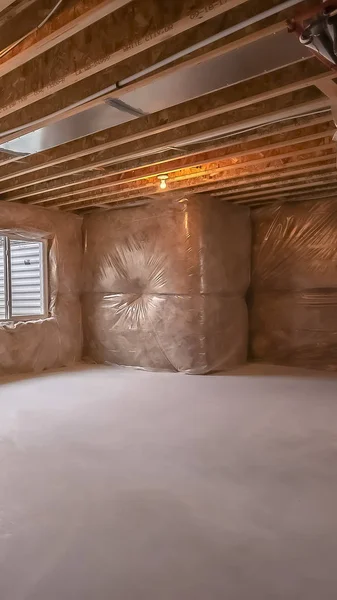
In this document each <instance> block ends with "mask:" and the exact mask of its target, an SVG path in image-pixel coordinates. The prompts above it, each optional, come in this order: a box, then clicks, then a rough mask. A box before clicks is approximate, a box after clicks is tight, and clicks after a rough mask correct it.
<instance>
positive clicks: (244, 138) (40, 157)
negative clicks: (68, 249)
mask: <svg viewBox="0 0 337 600" xmlns="http://www.w3.org/2000/svg"><path fill="white" fill-rule="evenodd" d="M288 4H290V3H288ZM293 4H294V6H292V7H291V6H288V7H285V5H284V2H283V1H281V0H260V1H259V2H256V1H255V0H216V1H213V2H210V1H209V0H207V1H205V0H184V1H181V0H170V2H167V3H166V2H165V3H163V2H161V1H160V0H62V1H60V2H58V3H57V0H15V1H13V2H10V0H4V1H3V2H1V0H0V11H1V12H0V82H1V84H2V85H0V146H4V145H5V146H4V147H3V149H2V150H1V147H0V198H1V199H2V200H6V201H7V202H21V203H24V204H34V205H37V206H42V207H46V208H52V209H58V210H66V211H67V210H70V211H76V212H78V213H79V214H83V213H85V212H87V211H91V210H93V209H95V207H99V208H100V209H102V208H111V207H115V206H123V205H125V204H130V203H133V202H135V203H136V202H137V203H138V202H139V201H144V200H147V199H148V198H158V199H160V197H161V196H164V197H165V196H166V195H168V196H172V197H175V196H177V197H178V196H182V195H186V194H189V193H197V194H199V193H200V194H202V193H208V194H211V195H213V196H214V197H218V198H220V199H222V200H223V201H228V202H235V203H238V204H246V205H250V206H256V207H258V206H262V205H265V204H266V203H270V202H275V201H281V202H282V201H286V200H296V201H302V200H303V201H304V200H307V199H314V198H315V199H319V198H322V199H324V198H331V197H333V196H334V195H336V193H337V169H336V145H335V142H333V140H332V138H333V135H334V132H335V129H336V127H335V123H334V120H333V115H332V111H331V106H332V105H334V104H335V103H337V85H336V84H335V82H334V76H335V75H336V74H335V73H334V72H333V71H330V70H328V68H327V67H326V66H325V65H324V64H323V63H321V62H320V61H318V60H317V59H316V58H315V57H313V56H311V55H307V56H305V57H303V58H301V59H300V60H298V59H297V60H295V61H294V62H290V63H288V64H284V65H283V66H281V67H280V68H277V69H275V68H272V69H270V70H268V68H266V66H265V65H264V64H261V67H260V71H259V73H258V74H257V75H255V76H254V77H250V78H248V79H242V80H240V79H238V80H237V81H235V82H234V83H232V84H230V85H227V86H225V87H220V89H215V90H214V89H213V90H212V91H210V92H208V93H203V94H201V95H200V96H196V97H192V98H189V99H187V100H186V101H183V102H179V103H178V104H173V105H172V106H169V107H166V108H163V109H161V110H159V111H156V112H153V111H149V112H148V114H145V113H144V111H142V110H140V109H138V107H137V106H129V105H128V104H127V103H125V102H123V97H122V96H123V93H125V92H128V93H129V92H137V90H141V89H145V90H146V89H147V88H146V86H151V85H152V84H153V83H154V82H159V83H160V81H163V80H164V79H163V78H165V77H168V76H174V74H175V73H177V72H178V71H179V70H181V69H183V68H186V67H192V66H195V65H198V64H200V63H206V64H208V63H209V64H210V65H211V64H212V63H211V62H209V61H211V60H212V59H214V58H215V57H220V56H222V55H224V54H226V53H229V52H231V53H233V52H235V51H237V50H238V49H240V48H246V47H247V48H248V49H250V48H252V51H253V44H254V42H256V41H257V40H262V39H264V38H268V39H272V36H273V35H274V34H278V33H279V32H282V31H285V30H286V19H287V18H291V17H292V16H293V14H294V11H298V10H301V9H303V8H306V7H310V6H313V5H314V4H316V2H311V0H305V1H302V2H297V3H296V5H295V2H293ZM271 8H275V13H274V14H270V15H269V16H266V17H263V18H259V16H260V15H261V14H262V16H263V13H264V11H266V10H270V9H271ZM234 30H235V31H234ZM225 31H226V32H227V33H228V35H227V33H226V34H225V35H223V33H222V32H225ZM289 35H290V34H289ZM212 36H213V38H212ZM214 36H216V38H215V37H214ZM221 36H222V37H221ZM209 38H211V39H209ZM220 38H221V39H220ZM197 42H202V43H203V47H202V48H199V49H196V48H195V47H194V45H195V44H196V43H197ZM279 51H282V49H279ZM177 54H178V56H176V55H177ZM233 56H234V54H233ZM172 57H174V58H172ZM130 78H131V80H130ZM149 90H151V88H150V87H149ZM107 98H109V99H111V100H110V106H111V107H112V108H111V110H120V111H122V112H124V113H126V118H127V116H128V115H130V118H131V120H126V121H125V122H122V123H121V124H117V125H113V126H110V127H108V128H107V127H105V128H104V129H100V130H98V131H96V132H94V133H92V134H90V135H85V136H83V137H77V138H75V139H72V140H71V141H67V142H66V143H61V144H58V145H54V146H53V147H51V148H49V149H47V150H42V151H40V152H37V153H33V154H30V155H27V156H25V155H22V153H13V152H9V151H5V148H6V144H8V143H10V142H11V141H12V140H16V139H17V138H19V137H20V136H24V135H27V134H28V133H30V132H34V131H37V130H40V129H41V128H45V129H43V131H45V132H46V134H47V135H48V131H49V129H48V127H50V126H51V125H52V124H55V123H57V124H59V125H61V124H62V122H64V119H66V118H73V117H74V116H75V115H81V114H82V113H83V116H84V118H85V115H86V114H89V113H87V112H85V111H88V110H89V109H92V108H93V107H100V106H102V105H103V103H104V101H105V100H106V99H107ZM113 99H114V101H113ZM115 100H116V101H115ZM161 174H168V176H169V179H168V191H167V192H163V191H162V190H161V189H160V188H159V181H158V175H161Z"/></svg>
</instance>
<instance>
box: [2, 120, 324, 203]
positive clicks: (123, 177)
mask: <svg viewBox="0 0 337 600" xmlns="http://www.w3.org/2000/svg"><path fill="white" fill-rule="evenodd" d="M333 131H334V130H333V128H332V126H331V124H330V123H329V122H328V123H325V124H323V125H319V126H316V127H309V128H305V129H302V130H301V129H298V130H296V131H293V132H289V133H288V134H283V135H282V134H281V135H275V136H269V137H268V138H267V139H266V140H265V141H264V142H263V141H261V137H259V138H258V139H256V136H255V139H253V140H252V141H250V142H249V141H245V142H244V143H237V144H235V143H233V142H232V143H231V144H230V143H228V144H227V145H225V146H224V147H222V148H219V149H216V150H213V151H210V150H208V151H206V152H199V153H197V154H191V155H190V156H188V157H187V156H183V157H181V158H177V159H175V160H172V161H171V162H170V163H167V162H166V163H164V164H162V163H160V164H157V165H150V166H148V167H144V168H139V169H138V170H136V171H131V172H130V170H129V171H124V173H123V172H122V173H121V174H116V175H110V176H107V177H106V178H105V179H103V178H99V177H98V179H97V180H95V179H94V180H91V181H85V183H84V185H83V184H82V185H81V184H77V186H76V187H77V189H74V185H72V188H71V189H69V186H68V187H67V189H62V188H61V190H60V191H58V192H57V190H56V193H55V189H54V188H50V187H49V188H42V189H39V188H38V187H34V189H31V188H22V189H20V190H19V192H18V191H14V192H12V193H10V192H7V193H6V200H21V199H24V200H27V199H29V198H31V199H32V202H35V203H41V202H42V203H47V202H50V201H51V200H55V199H57V198H62V197H66V198H67V199H69V200H71V199H73V198H75V196H76V195H80V194H83V193H88V191H90V190H103V189H105V188H109V187H111V186H113V185H118V184H120V183H123V182H124V183H128V182H131V181H134V180H140V179H145V178H148V177H151V176H157V175H159V174H160V173H162V172H163V170H165V172H167V173H170V174H171V176H173V177H175V172H176V171H178V170H179V169H181V168H183V167H184V168H186V167H191V168H192V167H195V166H197V167H200V166H201V165H204V164H207V163H209V162H212V161H214V160H223V159H225V158H231V157H232V158H237V157H240V156H245V155H247V154H251V153H253V152H255V153H256V152H263V151H266V150H273V149H280V148H282V147H285V146H289V144H291V143H293V144H301V145H303V144H310V143H312V142H316V144H317V145H319V144H320V143H322V142H325V140H326V139H329V140H330V139H331V137H332V133H333ZM305 133H307V135H305ZM36 196H40V197H41V198H40V199H39V198H37V199H36V198H35V197H36Z"/></svg>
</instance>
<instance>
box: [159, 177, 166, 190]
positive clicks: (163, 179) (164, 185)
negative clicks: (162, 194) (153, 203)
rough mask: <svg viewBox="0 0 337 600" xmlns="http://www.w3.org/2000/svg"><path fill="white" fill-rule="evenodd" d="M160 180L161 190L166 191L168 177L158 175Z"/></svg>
mask: <svg viewBox="0 0 337 600" xmlns="http://www.w3.org/2000/svg"><path fill="white" fill-rule="evenodd" d="M158 179H159V181H160V189H161V190H166V188H167V183H166V182H167V180H168V175H158Z"/></svg>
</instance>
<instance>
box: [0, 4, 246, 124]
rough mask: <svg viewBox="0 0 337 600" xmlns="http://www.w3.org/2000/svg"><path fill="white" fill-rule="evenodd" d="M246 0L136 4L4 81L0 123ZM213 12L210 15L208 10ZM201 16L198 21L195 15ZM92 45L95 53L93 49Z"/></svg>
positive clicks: (55, 48)
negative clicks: (2, 119)
mask: <svg viewBox="0 0 337 600" xmlns="http://www.w3.org/2000/svg"><path fill="white" fill-rule="evenodd" d="M244 2H246V0H228V1H227V2H215V3H213V4H210V3H209V1H208V0H185V1H184V2H181V0H170V2H165V3H158V2H157V1H156V0H135V1H134V2H132V4H130V3H127V4H126V5H125V6H123V7H122V8H119V10H117V11H114V12H112V13H110V14H108V15H107V16H106V17H105V18H104V19H101V20H100V21H99V22H97V23H93V24H92V25H90V26H89V27H87V28H86V29H85V30H84V31H79V32H78V33H76V34H75V35H73V36H72V37H71V38H68V39H65V40H64V41H62V42H61V43H59V44H57V46H55V47H52V48H50V49H49V50H47V51H45V52H44V53H43V54H42V55H39V56H37V57H36V58H33V59H32V60H31V61H30V62H29V63H28V64H27V65H26V64H25V65H23V66H22V67H18V68H17V69H15V70H14V71H12V72H10V73H8V74H6V75H4V76H3V77H2V78H1V86H0V118H3V117H5V116H6V115H8V114H10V113H11V112H14V111H16V110H20V109H22V108H24V107H25V106H27V105H29V104H31V103H32V102H36V101H38V100H41V99H43V98H46V97H47V96H50V95H51V94H55V93H56V92H59V91H60V90H63V89H64V88H67V87H68V86H70V85H72V84H74V83H77V82H79V81H81V80H83V79H86V78H87V77H90V76H91V75H94V74H95V73H97V72H99V71H102V70H103V69H106V68H108V67H111V66H113V65H116V64H117V63H119V62H121V61H123V60H127V59H128V58H130V57H132V56H134V55H135V54H137V53H139V52H140V51H141V50H147V49H149V48H152V47H153V46H156V45H157V44H159V43H160V42H162V41H165V40H167V39H168V38H172V37H174V36H176V35H178V34H179V33H182V32H185V31H188V30H189V29H191V28H193V27H195V26H196V25H197V24H198V23H200V22H202V21H207V20H209V19H212V18H214V17H216V16H218V15H220V14H222V13H224V12H227V11H228V10H230V9H232V8H233V7H235V6H238V5H240V4H242V3H244ZM206 7H208V10H205V9H206ZM194 15H195V16H194ZM89 44H90V52H88V45H89Z"/></svg>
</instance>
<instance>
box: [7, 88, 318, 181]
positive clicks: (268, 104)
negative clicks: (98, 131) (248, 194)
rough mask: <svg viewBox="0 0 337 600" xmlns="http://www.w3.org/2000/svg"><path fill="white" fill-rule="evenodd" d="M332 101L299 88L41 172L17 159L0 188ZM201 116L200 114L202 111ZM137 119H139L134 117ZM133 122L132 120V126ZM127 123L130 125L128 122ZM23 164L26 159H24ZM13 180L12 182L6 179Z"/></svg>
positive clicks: (284, 116) (96, 165) (80, 169)
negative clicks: (19, 165)
mask: <svg viewBox="0 0 337 600" xmlns="http://www.w3.org/2000/svg"><path fill="white" fill-rule="evenodd" d="M328 104H329V101H328V99H327V98H326V97H322V96H321V94H320V92H318V90H316V89H315V88H310V87H309V88H305V89H302V90H297V91H295V92H293V93H288V94H284V95H282V96H278V97H276V98H273V99H271V100H267V101H265V102H259V103H257V104H253V105H251V106H244V107H243V108H239V109H235V110H232V111H230V112H226V113H224V115H220V116H216V117H211V118H209V119H206V120H198V121H196V122H195V123H194V126H193V133H191V131H192V128H191V125H184V126H183V127H177V128H173V129H169V130H168V131H167V132H164V133H162V134H156V135H153V136H151V137H149V138H144V139H139V140H137V141H134V142H129V143H128V144H123V145H121V146H117V147H116V148H109V149H108V150H103V151H101V152H96V153H94V154H91V155H90V156H89V157H83V158H78V159H75V160H71V162H68V163H64V164H63V163H62V164H57V165H55V166H52V167H49V166H48V163H47V166H45V167H44V168H40V169H39V175H38V177H37V174H36V172H35V170H34V169H30V170H28V172H26V173H25V172H24V171H25V170H24V168H22V167H21V170H20V169H18V167H17V163H11V164H9V165H7V168H6V171H7V172H6V174H1V175H0V185H1V192H2V193H5V192H7V191H12V190H14V189H18V188H19V187H24V186H27V185H36V184H37V183H42V182H45V181H48V180H49V179H57V178H59V177H64V176H66V177H73V176H74V175H77V174H79V173H83V172H85V171H87V170H90V169H93V168H95V169H96V168H100V167H105V166H107V165H111V164H114V163H118V162H121V161H123V160H126V159H128V158H130V157H132V156H134V155H135V154H139V153H141V154H143V153H145V154H146V153H147V154H151V153H153V152H156V151H158V149H160V148H165V147H167V146H172V145H174V143H175V142H178V141H179V143H180V144H181V143H188V141H190V142H193V139H195V138H197V137H198V136H200V134H204V133H207V132H212V133H213V134H218V133H220V132H221V135H225V134H226V133H230V132H233V130H234V131H239V130H240V129H244V128H250V127H254V126H258V125H261V123H262V122H263V121H267V120H268V119H269V120H270V121H277V120H282V119H287V118H289V119H290V118H291V117H294V115H296V114H297V113H298V112H304V113H305V112H312V111H319V110H322V109H324V108H327V106H328ZM199 118H200V115H199ZM135 123H137V121H135ZM132 125H133V123H132V122H131V123H130V124H129V127H132ZM126 127H127V126H126ZM23 165H24V163H23ZM8 180H10V183H9V184H3V182H5V181H8Z"/></svg>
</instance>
